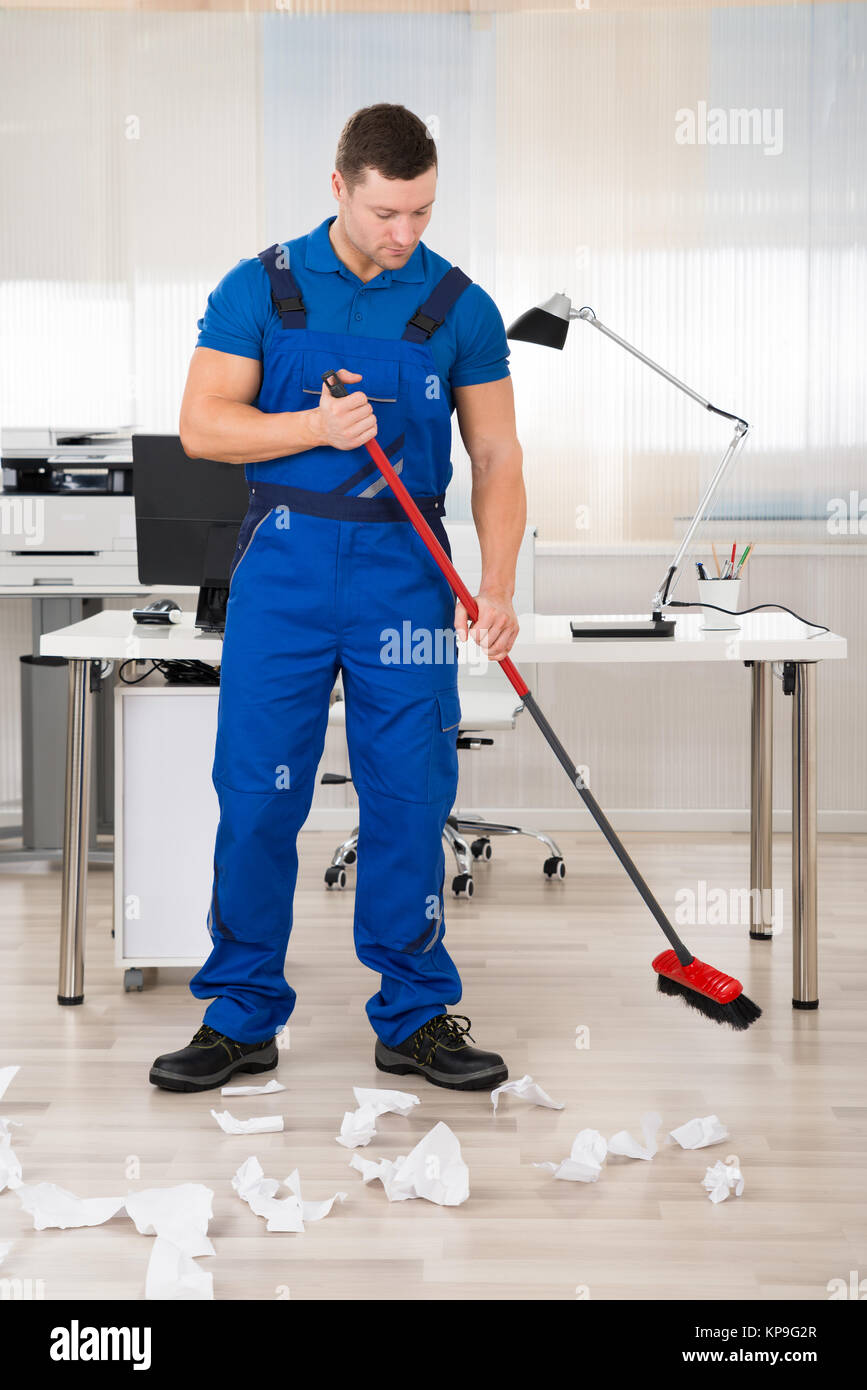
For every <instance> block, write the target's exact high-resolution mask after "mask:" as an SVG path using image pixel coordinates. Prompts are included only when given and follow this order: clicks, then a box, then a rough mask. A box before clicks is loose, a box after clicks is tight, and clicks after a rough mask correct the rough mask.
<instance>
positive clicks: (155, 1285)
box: [145, 1236, 214, 1302]
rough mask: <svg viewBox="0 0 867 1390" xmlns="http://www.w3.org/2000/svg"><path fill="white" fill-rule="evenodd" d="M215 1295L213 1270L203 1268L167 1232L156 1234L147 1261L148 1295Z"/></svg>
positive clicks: (183, 1298)
mask: <svg viewBox="0 0 867 1390" xmlns="http://www.w3.org/2000/svg"><path fill="white" fill-rule="evenodd" d="M213 1297H214V1276H213V1274H211V1273H210V1272H209V1271H208V1270H204V1269H201V1268H200V1266H199V1265H197V1264H196V1262H195V1260H194V1259H192V1258H191V1257H190V1256H189V1255H187V1254H185V1253H184V1251H183V1250H180V1249H179V1248H178V1247H177V1246H176V1245H173V1244H172V1242H171V1241H170V1240H168V1239H167V1238H166V1237H165V1236H157V1238H156V1240H155V1241H154V1245H153V1249H152V1250H151V1257H150V1260H149V1261H148V1272H147V1278H146V1281H145V1298H146V1299H163V1300H171V1301H173V1302H182V1301H185V1302H192V1301H198V1302H204V1301H206V1300H210V1299H212V1298H213Z"/></svg>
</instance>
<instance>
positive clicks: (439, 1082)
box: [373, 1041, 509, 1091]
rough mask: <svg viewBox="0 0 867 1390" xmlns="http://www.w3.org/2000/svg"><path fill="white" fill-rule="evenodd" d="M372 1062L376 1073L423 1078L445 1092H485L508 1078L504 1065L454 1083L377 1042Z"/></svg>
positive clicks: (450, 1079) (448, 1076)
mask: <svg viewBox="0 0 867 1390" xmlns="http://www.w3.org/2000/svg"><path fill="white" fill-rule="evenodd" d="M373 1060H374V1061H375V1063H376V1069H377V1071H386V1072H390V1073H391V1075H392V1076H411V1075H412V1076H423V1077H424V1079H425V1081H429V1082H430V1084H431V1085H432V1086H442V1087H443V1089H444V1090H446V1091H487V1090H488V1089H493V1087H494V1086H499V1085H500V1084H501V1082H503V1081H506V1080H507V1079H508V1076H509V1068H508V1067H507V1066H506V1065H505V1063H504V1064H503V1065H502V1066H499V1067H488V1068H487V1069H486V1070H485V1071H476V1072H470V1074H469V1075H468V1076H464V1077H462V1078H461V1080H460V1081H456V1080H455V1079H454V1077H453V1076H450V1075H449V1074H448V1072H442V1071H435V1070H434V1068H433V1067H423V1066H422V1065H421V1063H420V1062H413V1061H412V1059H411V1058H409V1057H404V1055H403V1053H402V1052H392V1051H391V1049H390V1048H388V1047H386V1046H385V1044H384V1043H382V1042H379V1041H378V1042H377V1044H376V1047H375V1049H374V1054H373Z"/></svg>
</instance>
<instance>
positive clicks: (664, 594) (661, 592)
mask: <svg viewBox="0 0 867 1390" xmlns="http://www.w3.org/2000/svg"><path fill="white" fill-rule="evenodd" d="M569 318H570V319H582V320H583V321H584V323H589V324H591V325H592V327H593V328H598V330H599V332H600V333H604V334H605V337H606V338H611V340H612V342H615V343H617V344H619V346H620V347H622V348H623V349H624V350H625V351H626V352H628V353H631V354H632V356H633V357H637V358H638V360H639V362H643V363H644V365H645V366H646V367H650V369H651V371H654V372H656V373H657V375H658V376H661V377H664V378H665V380H666V381H668V382H670V383H671V385H672V386H676V387H677V389H678V391H682V392H683V393H684V395H685V396H689V397H690V399H691V400H693V401H695V402H696V404H697V405H700V406H703V407H704V409H705V410H709V411H711V412H712V413H713V414H714V415H720V416H721V417H722V418H723V419H724V420H731V421H732V422H733V423H734V427H735V429H734V434H733V435H732V438H731V441H730V443H729V446H728V448H727V449H726V451H725V453H724V454H723V457H722V459H721V461H720V463H719V465H718V467H717V470H716V472H715V473H714V475H713V477H712V478H711V480H710V482H709V483H708V485H707V487H706V488H705V491H704V496H703V497H702V499H701V501H700V502H699V504H698V508H697V510H696V513H695V516H694V517H693V518H692V521H691V522H690V523H689V526H688V527H687V529H686V534H685V535H684V537H683V540H682V541H681V543H680V545H679V546H678V548H677V552H676V554H675V556H674V559H673V560H672V562H671V564H670V565H669V567H668V569H667V571H666V573H665V576H664V578H663V580H662V583H661V584H660V586H659V588H658V589H657V591H656V594H655V595H654V599H653V613H654V617H658V616H659V615H660V610H661V608H662V606H663V604H665V603H667V602H668V601H669V599H670V597H671V595H672V593H673V592H674V585H675V582H676V581H675V575H676V574H677V571H678V569H679V568H680V565H681V562H682V560H683V557H684V555H686V554H687V552H688V550H689V544H690V541H691V540H692V538H693V536H694V535H695V533H696V531H697V530H698V528H699V526H700V525H701V523H702V521H703V520H704V517H705V512H706V511H707V509H708V507H709V506H710V503H711V502H712V501H713V499H714V497H715V496H716V494H717V492H718V491H719V489H720V487H721V486H722V483H723V479H724V478H725V476H726V474H727V473H728V471H729V468H730V467H731V465H732V463H733V461H734V459H735V458H736V457H737V455H738V454H739V453H740V451H741V449H742V448H743V444H744V440H745V439H746V437H747V434H748V433H749V428H750V427H749V425H748V424H747V422H746V420H742V419H741V417H740V416H739V415H732V414H731V413H730V412H729V411H727V410H721V409H720V408H719V406H716V405H711V403H710V401H706V400H705V398H704V396H700V395H699V394H698V392H697V391H693V389H692V387H691V386H687V385H686V383H685V382H683V381H680V380H679V379H678V378H677V377H676V376H673V375H672V373H671V372H669V371H666V369H665V367H660V365H659V363H658V362H654V361H653V359H652V358H650V357H647V356H646V355H645V354H644V353H643V352H640V351H639V349H638V348H637V347H633V346H632V344H631V343H627V341H626V339H625V338H621V337H620V335H619V334H617V333H615V332H614V331H613V330H612V329H610V328H608V327H607V326H606V325H605V324H604V323H602V322H600V320H599V319H598V318H597V317H596V315H595V313H594V312H593V310H592V309H591V308H589V306H588V305H586V304H585V305H584V307H583V308H582V309H570V310H569Z"/></svg>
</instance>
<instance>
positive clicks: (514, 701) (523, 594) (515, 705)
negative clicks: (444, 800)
mask: <svg viewBox="0 0 867 1390" xmlns="http://www.w3.org/2000/svg"><path fill="white" fill-rule="evenodd" d="M446 530H447V532H448V536H449V543H450V545H451V549H452V560H453V562H454V565H455V568H456V569H457V571H458V573H459V574H460V575H461V576H462V577H463V578H464V580H465V582H466V584H467V585H468V587H469V588H470V590H471V592H473V593H475V592H476V590H477V588H478V584H479V580H480V576H481V553H480V551H479V543H478V536H477V535H476V530H475V527H474V526H473V524H472V523H471V522H447V523H446ZM534 537H535V531H534V530H533V529H531V528H528V529H527V531H526V532H525V534H524V539H523V541H522V544H521V549H520V551H519V554H518V563H517V569H516V582H515V595H514V599H513V604H514V608H515V612H516V613H519V614H520V613H531V612H532V611H533V572H534V563H535V557H534V549H535V542H534ZM458 693H459V695H460V701H461V722H460V725H459V728H458V740H457V746H458V749H459V750H461V749H463V750H469V749H472V750H477V749H480V748H484V747H490V746H491V745H492V744H493V742H494V740H493V738H491V737H490V736H489V735H491V734H492V733H497V732H503V731H505V730H508V729H514V727H515V723H516V720H517V719H518V717H519V715H521V714H522V713H523V709H524V706H523V704H522V703H521V701H520V699H519V698H518V696H517V695H516V694H515V692H514V691H513V690H503V678H502V673H501V672H500V670H499V667H498V665H497V663H496V662H491V663H489V665H488V667H487V669H485V670H480V669H478V668H473V667H468V666H463V665H462V666H461V667H460V668H459V670H458ZM345 714H346V711H345V704H344V699H343V687H342V683H341V681H340V677H338V680H337V684H336V686H335V690H334V692H333V695H332V702H331V706H330V709H329V711H328V721H329V724H342V725H343V726H344V727H345V724H346V717H345ZM320 781H321V782H322V783H324V784H325V785H345V784H346V783H348V782H351V781H352V778H351V777H350V776H348V775H342V774H340V773H333V772H326V773H324V774H323V776H322V777H321V779H320ZM497 835H529V836H531V837H532V838H533V839H535V840H538V841H539V842H540V843H541V844H543V845H544V846H545V847H546V849H547V850H548V856H547V858H546V859H545V862H544V864H543V866H542V872H543V874H544V875H545V878H547V879H561V878H563V877H565V874H566V865H565V863H564V860H563V856H562V854H561V853H560V850H559V849H558V847H557V845H556V844H555V842H554V840H552V839H551V837H550V835H546V834H544V832H542V831H539V830H528V829H526V828H525V827H523V826H520V825H509V824H506V823H504V822H501V821H487V820H485V819H484V818H483V817H482V816H472V815H468V814H462V813H459V812H457V811H453V812H452V814H451V815H450V816H449V817H448V820H447V821H446V823H445V826H444V828H443V839H444V840H445V842H446V843H447V844H448V845H449V846H450V847H451V850H452V853H453V854H454V857H455V865H456V869H457V872H456V874H455V875H454V877H453V878H452V893H453V894H454V896H455V897H459V898H471V897H472V896H473V892H474V880H473V862H474V861H487V860H490V859H491V857H492V854H493V850H492V847H491V838H492V837H493V836H497ZM357 853H358V826H356V827H355V829H354V830H353V832H352V834H351V835H350V836H349V838H348V839H346V840H344V841H343V843H342V844H341V845H338V847H337V849H336V850H335V851H334V854H333V856H332V859H331V863H330V864H329V866H328V868H327V869H326V870H325V883H326V885H327V886H328V887H329V888H333V889H342V888H345V887H346V867H347V865H350V864H354V863H355V860H356V857H357Z"/></svg>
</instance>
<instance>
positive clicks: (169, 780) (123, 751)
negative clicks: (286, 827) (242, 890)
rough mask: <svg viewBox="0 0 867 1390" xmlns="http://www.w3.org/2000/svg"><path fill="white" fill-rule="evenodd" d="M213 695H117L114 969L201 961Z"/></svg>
mask: <svg viewBox="0 0 867 1390" xmlns="http://www.w3.org/2000/svg"><path fill="white" fill-rule="evenodd" d="M219 693H220V692H219V689H218V688H216V687H214V688H212V687H204V688H202V687H199V688H196V689H192V688H191V689H186V688H184V687H179V688H176V687H172V686H168V685H151V686H144V685H143V686H128V685H127V686H124V685H119V686H117V687H116V691H115V760H114V766H115V812H114V814H115V820H114V825H115V852H114V935H115V961H116V963H117V964H118V965H125V966H140V965H190V966H199V965H200V964H201V963H202V961H203V960H204V959H205V957H206V956H207V955H208V954H209V952H210V949H211V939H210V937H209V935H208V929H207V925H206V922H207V916H208V908H209V906H210V895H211V881H212V875H213V860H214V839H215V836H216V832H217V822H218V819H219V806H218V803H217V794H216V792H215V791H214V787H213V784H212V782H211V766H212V764H213V760H214V740H215V737H216V732H217V701H218V697H219Z"/></svg>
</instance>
